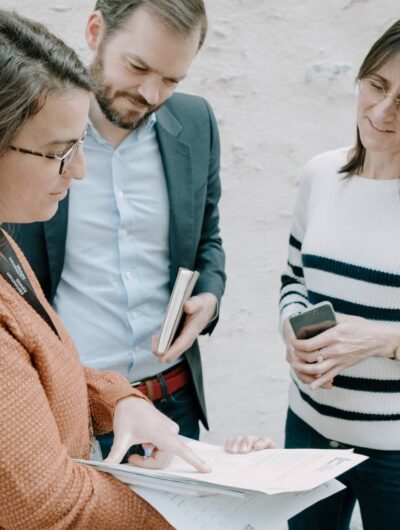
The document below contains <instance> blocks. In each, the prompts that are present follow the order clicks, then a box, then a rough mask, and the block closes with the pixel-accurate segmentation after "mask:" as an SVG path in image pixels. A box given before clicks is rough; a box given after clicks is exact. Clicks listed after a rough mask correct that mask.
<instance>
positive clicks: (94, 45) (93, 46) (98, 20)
mask: <svg viewBox="0 0 400 530" xmlns="http://www.w3.org/2000/svg"><path fill="white" fill-rule="evenodd" d="M105 27H106V24H105V21H104V17H103V14H102V13H101V12H100V11H93V13H91V14H90V15H89V18H88V21H87V24H86V31H85V36H86V42H87V44H88V46H89V49H90V50H91V51H92V52H96V51H97V49H98V47H99V45H100V43H101V41H102V39H103V36H104V32H105Z"/></svg>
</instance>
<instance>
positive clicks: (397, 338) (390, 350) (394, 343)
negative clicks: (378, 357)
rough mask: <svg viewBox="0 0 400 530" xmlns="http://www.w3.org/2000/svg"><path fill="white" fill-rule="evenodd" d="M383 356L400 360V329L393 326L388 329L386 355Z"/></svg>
mask: <svg viewBox="0 0 400 530" xmlns="http://www.w3.org/2000/svg"><path fill="white" fill-rule="evenodd" d="M388 328H389V326H388ZM383 356H384V357H387V358H388V359H393V360H397V361H400V330H397V329H394V328H392V327H390V329H388V335H387V348H385V355H383Z"/></svg>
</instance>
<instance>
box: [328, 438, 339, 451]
mask: <svg viewBox="0 0 400 530" xmlns="http://www.w3.org/2000/svg"><path fill="white" fill-rule="evenodd" d="M329 445H330V447H332V449H337V448H338V447H340V443H339V442H337V441H336V440H331V441H330V442H329Z"/></svg>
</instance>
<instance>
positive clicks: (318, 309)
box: [289, 302, 337, 339]
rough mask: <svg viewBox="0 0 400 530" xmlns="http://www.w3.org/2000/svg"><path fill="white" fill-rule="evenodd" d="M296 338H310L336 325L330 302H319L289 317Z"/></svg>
mask: <svg viewBox="0 0 400 530" xmlns="http://www.w3.org/2000/svg"><path fill="white" fill-rule="evenodd" d="M289 322H290V325H291V326H292V329H293V331H294V334H295V335H296V338H297V339H311V337H315V335H318V334H319V333H322V332H323V331H326V330H327V329H329V328H333V326H336V324H337V321H336V316H335V311H334V309H333V307H332V304H331V303H330V302H320V303H319V304H315V305H313V306H312V307H310V308H309V309H305V310H304V311H302V312H301V313H297V314H295V315H292V316H290V317H289Z"/></svg>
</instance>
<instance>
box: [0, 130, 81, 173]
mask: <svg viewBox="0 0 400 530" xmlns="http://www.w3.org/2000/svg"><path fill="white" fill-rule="evenodd" d="M86 134H87V129H85V131H84V133H83V134H82V137H81V139H80V140H78V141H77V142H75V143H74V144H73V145H72V146H71V147H70V148H69V149H68V150H67V151H66V152H65V153H64V154H63V155H62V156H60V155H56V154H51V153H40V152H39V151H31V150H30V149H25V148H24V147H16V146H15V145H6V148H7V149H11V150H12V151H17V152H18V153H23V154H26V155H34V156H41V157H44V158H49V159H50V160H58V161H59V162H60V169H59V172H58V174H59V175H63V174H64V172H65V170H64V168H65V165H66V162H65V161H66V160H67V161H68V159H69V158H70V157H71V158H72V153H73V151H74V150H75V151H77V150H78V148H79V146H80V145H82V144H83V142H84V141H85V139H86Z"/></svg>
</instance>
